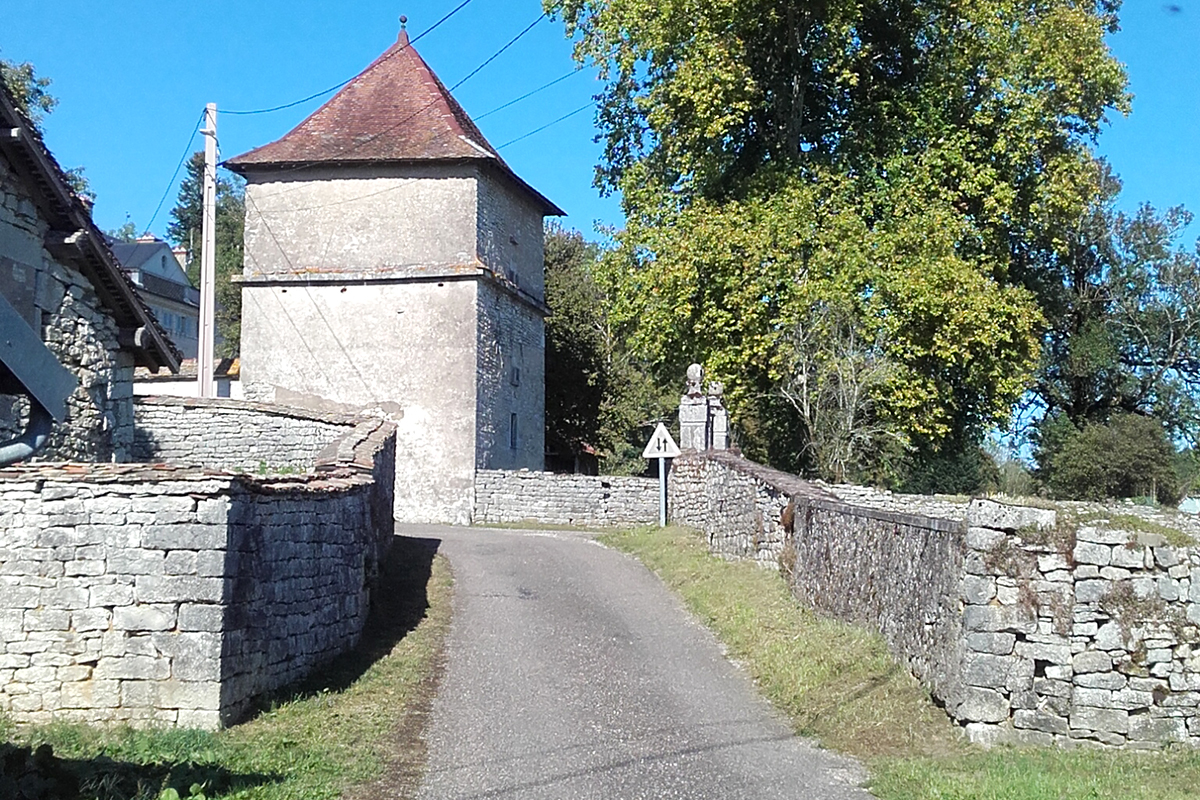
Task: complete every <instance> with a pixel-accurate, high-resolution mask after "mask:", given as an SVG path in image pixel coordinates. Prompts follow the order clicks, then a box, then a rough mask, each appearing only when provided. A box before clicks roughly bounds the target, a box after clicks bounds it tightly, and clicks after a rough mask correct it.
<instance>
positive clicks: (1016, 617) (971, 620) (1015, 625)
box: [963, 606, 1037, 634]
mask: <svg viewBox="0 0 1200 800" xmlns="http://www.w3.org/2000/svg"><path fill="white" fill-rule="evenodd" d="M963 627H965V628H966V630H967V631H978V632H987V633H991V632H997V631H1009V632H1013V633H1025V634H1029V633H1036V632H1037V620H1036V619H1034V618H1033V617H1032V615H1030V614H1029V613H1027V612H1026V611H1025V610H1024V609H1023V608H1021V607H1020V606H967V607H966V608H965V609H963Z"/></svg>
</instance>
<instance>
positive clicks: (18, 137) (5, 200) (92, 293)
mask: <svg viewBox="0 0 1200 800" xmlns="http://www.w3.org/2000/svg"><path fill="white" fill-rule="evenodd" d="M0 295H3V296H4V298H5V300H7V301H8V303H9V305H11V306H12V307H13V308H14V309H15V310H16V312H17V314H18V315H19V316H20V317H21V319H23V320H24V322H25V323H27V324H28V325H29V327H30V329H31V330H32V331H33V332H34V333H35V334H36V335H37V336H38V337H40V338H41V340H42V341H43V342H44V343H45V344H46V347H47V348H48V349H49V350H50V351H51V352H52V353H53V354H54V356H55V357H56V358H57V359H58V361H59V362H60V363H61V364H62V365H63V366H65V367H66V368H67V369H68V370H70V371H71V372H72V373H73V374H74V375H75V377H76V378H77V379H78V381H79V386H78V388H77V389H76V390H75V392H74V394H73V395H72V396H71V398H70V400H68V402H67V415H68V419H67V423H66V424H65V425H60V426H57V427H56V428H55V430H54V432H53V434H52V436H51V439H50V444H49V446H48V447H47V449H46V450H44V451H43V453H42V457H45V458H50V459H55V460H69V461H126V460H129V459H130V458H132V447H133V369H134V367H135V366H145V367H148V368H151V369H154V370H157V369H158V368H159V367H166V368H167V369H170V370H174V369H178V367H179V359H180V357H181V356H180V353H179V351H178V350H177V348H176V347H175V346H174V344H172V342H171V340H170V338H169V337H168V336H167V333H166V331H165V330H163V329H162V327H161V326H160V325H159V324H158V322H157V320H156V319H155V317H154V314H153V313H152V312H151V311H150V309H149V308H148V307H147V306H146V305H145V304H144V303H143V302H142V300H141V298H139V297H138V294H137V291H136V290H135V288H134V286H133V284H132V283H131V282H130V280H129V278H128V276H126V274H125V273H124V271H122V269H121V267H120V266H119V265H118V264H117V260H116V258H115V257H114V256H113V254H112V251H111V250H110V249H109V246H108V242H107V241H106V239H105V236H104V234H103V233H101V232H100V230H99V229H98V228H97V227H96V225H95V223H94V222H93V221H92V215H91V211H90V210H89V208H88V207H87V206H86V205H84V203H83V202H82V201H81V200H80V199H79V197H78V196H76V195H75V193H74V192H72V190H71V188H70V186H69V185H68V183H67V179H66V177H65V175H64V174H63V171H62V168H61V167H60V166H59V165H58V162H56V161H55V160H54V157H53V156H52V155H50V153H49V151H47V150H46V147H45V145H44V144H43V143H42V138H41V136H40V134H39V133H38V132H37V130H36V129H35V128H34V127H33V125H32V123H30V122H29V120H28V119H27V118H26V117H25V115H24V114H22V113H21V112H20V111H19V110H18V108H17V105H16V102H15V100H14V99H13V96H12V95H11V94H10V93H9V91H8V89H7V88H6V87H5V85H4V83H3V82H2V81H0ZM0 377H3V376H0ZM6 388H11V387H6ZM24 404H25V401H24V399H23V398H18V397H15V396H12V395H0V437H3V438H7V437H8V436H11V435H14V434H16V433H18V432H20V431H21V430H22V429H23V427H24V419H25V416H26V413H27V412H26V407H25V405H24Z"/></svg>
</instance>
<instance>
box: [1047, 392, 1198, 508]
mask: <svg viewBox="0 0 1200 800" xmlns="http://www.w3.org/2000/svg"><path fill="white" fill-rule="evenodd" d="M1046 433H1047V434H1048V435H1046V436H1043V441H1042V450H1041V452H1040V454H1039V462H1040V463H1041V469H1040V470H1039V473H1040V476H1041V477H1042V479H1043V481H1044V482H1045V484H1046V486H1047V487H1048V488H1049V489H1050V491H1051V493H1052V494H1053V495H1054V496H1055V497H1058V498H1061V499H1065V500H1099V499H1103V498H1106V497H1153V498H1155V499H1156V500H1158V502H1160V503H1165V504H1168V505H1175V504H1176V503H1178V502H1179V479H1178V476H1177V475H1176V472H1175V458H1176V455H1175V448H1174V447H1173V446H1172V445H1171V441H1170V439H1168V438H1167V432H1166V430H1165V429H1164V428H1163V426H1162V423H1161V422H1159V421H1158V420H1157V419H1155V418H1153V417H1144V416H1140V415H1136V414H1119V415H1116V416H1114V417H1112V419H1110V420H1109V422H1108V424H1098V423H1093V424H1087V425H1084V427H1083V428H1082V429H1075V428H1074V427H1073V426H1069V425H1063V424H1061V423H1052V424H1051V425H1048V426H1047V430H1046Z"/></svg>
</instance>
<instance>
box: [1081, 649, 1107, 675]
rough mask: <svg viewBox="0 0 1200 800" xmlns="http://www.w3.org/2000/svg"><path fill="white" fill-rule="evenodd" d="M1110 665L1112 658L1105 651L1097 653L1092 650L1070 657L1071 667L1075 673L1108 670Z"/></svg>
mask: <svg viewBox="0 0 1200 800" xmlns="http://www.w3.org/2000/svg"><path fill="white" fill-rule="evenodd" d="M1112 667H1113V662H1112V659H1111V658H1110V657H1109V656H1108V654H1107V653H1098V652H1096V651H1094V650H1089V651H1086V652H1083V653H1077V654H1076V655H1075V657H1074V658H1072V659H1071V668H1072V669H1074V670H1075V674H1077V675H1078V674H1080V673H1084V672H1108V671H1109V670H1111V669H1112Z"/></svg>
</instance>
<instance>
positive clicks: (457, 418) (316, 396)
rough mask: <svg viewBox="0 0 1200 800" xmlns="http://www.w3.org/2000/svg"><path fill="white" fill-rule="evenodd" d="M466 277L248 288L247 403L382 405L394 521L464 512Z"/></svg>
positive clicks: (470, 420)
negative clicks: (390, 435)
mask: <svg viewBox="0 0 1200 800" xmlns="http://www.w3.org/2000/svg"><path fill="white" fill-rule="evenodd" d="M475 296H476V285H475V283H474V282H473V281H442V282H433V283H407V284H382V285H381V284H367V285H345V284H331V285H311V286H309V285H305V284H301V283H292V284H278V285H274V286H247V287H245V288H244V289H243V290H242V309H243V317H242V383H243V384H244V388H245V394H246V398H247V399H248V400H261V401H267V402H278V403H284V404H287V405H299V406H301V407H308V408H318V409H327V410H358V409H378V410H379V411H380V412H381V413H383V414H386V415H387V416H388V417H390V418H391V419H392V420H394V421H395V423H396V426H397V431H396V492H395V495H396V511H397V518H399V519H403V520H405V521H411V522H429V521H448V522H458V523H466V522H467V521H468V520H469V519H470V513H471V504H472V499H471V498H472V487H473V484H474V470H475V396H476V395H475V392H476V388H475V379H476V363H475V335H476V310H475V308H476V307H475Z"/></svg>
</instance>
